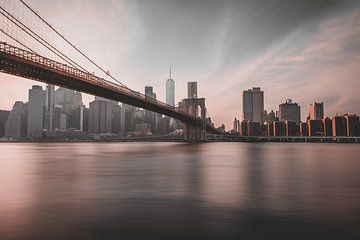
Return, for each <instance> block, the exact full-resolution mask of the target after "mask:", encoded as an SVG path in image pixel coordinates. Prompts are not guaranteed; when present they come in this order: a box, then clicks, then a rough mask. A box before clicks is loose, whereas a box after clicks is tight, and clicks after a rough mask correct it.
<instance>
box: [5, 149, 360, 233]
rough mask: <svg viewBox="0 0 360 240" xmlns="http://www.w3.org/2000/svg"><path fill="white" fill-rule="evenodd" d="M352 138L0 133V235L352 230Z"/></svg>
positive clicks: (355, 215)
mask: <svg viewBox="0 0 360 240" xmlns="http://www.w3.org/2000/svg"><path fill="white" fill-rule="evenodd" d="M359 150H360V148H359V145H339V144H304V143H300V144H281V143H280V144H279V143H267V144H241V143H213V144H186V143H49V144H35V143H34V144H15V143H14V144H0V152H1V155H0V164H1V165H0V166H1V168H0V182H1V188H0V196H1V197H0V223H1V224H0V239H67V238H72V239H89V238H93V239H112V238H116V239H120V238H125V239H138V238H141V239H142V238H157V239H159V238H160V239H162V238H170V239H175V238H178V239H190V238H192V239H199V238H206V239H238V238H239V237H244V238H246V239H249V238H250V239H263V238H265V237H266V238H268V236H269V234H272V235H276V236H277V238H283V239H288V238H292V239H296V238H300V239H301V238H312V239H318V238H319V237H324V236H326V238H327V239H329V238H338V237H340V236H341V237H342V238H343V237H352V236H360V234H359V230H358V228H356V227H355V226H356V225H357V224H358V223H359V222H360V217H359V216H360V203H359V201H358V200H359V199H360V191H359V190H358V189H359V186H360V175H359V174H358V173H359V170H360V164H359V163H358V158H357V154H358V153H359ZM330 233H331V234H330Z"/></svg>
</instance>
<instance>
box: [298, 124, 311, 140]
mask: <svg viewBox="0 0 360 240" xmlns="http://www.w3.org/2000/svg"><path fill="white" fill-rule="evenodd" d="M299 127H300V136H302V137H308V136H309V128H308V124H307V122H300V126H299Z"/></svg>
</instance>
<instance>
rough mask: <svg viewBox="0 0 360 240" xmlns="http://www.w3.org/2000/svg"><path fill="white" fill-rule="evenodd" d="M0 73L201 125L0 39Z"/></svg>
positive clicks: (197, 120) (185, 115) (178, 112)
mask: <svg viewBox="0 0 360 240" xmlns="http://www.w3.org/2000/svg"><path fill="white" fill-rule="evenodd" d="M0 72H3V73H7V74H11V75H15V76H19V77H23V78H27V79H32V80H36V81H40V82H44V83H47V84H52V85H56V86H61V87H65V88H69V89H73V90H76V91H80V92H85V93H88V94H91V95H96V96H99V97H103V98H107V99H111V100H114V101H117V102H122V103H126V104H129V105H132V106H136V107H140V108H143V109H147V110H151V111H153V112H157V113H160V114H164V115H166V116H169V117H172V118H175V119H178V120H180V121H182V122H185V123H188V124H191V125H200V124H201V119H200V118H196V117H195V116H192V115H190V114H188V113H186V112H184V111H181V110H180V109H179V108H177V107H173V106H170V105H168V104H166V103H163V102H161V101H158V100H156V99H154V98H151V97H147V96H145V95H143V94H141V93H139V92H136V91H134V90H131V89H130V88H127V87H125V86H121V85H118V84H115V83H112V82H110V81H107V80H105V79H103V78H100V77H97V76H95V75H93V74H91V73H88V72H85V71H82V70H80V69H78V68H74V67H71V66H68V65H66V64H63V63H60V62H56V61H54V60H51V59H49V58H46V57H43V56H41V55H38V54H36V53H32V52H30V51H27V50H24V49H21V48H18V47H15V46H11V45H9V44H7V43H5V42H0ZM206 130H207V131H208V132H212V133H217V131H216V129H214V128H213V127H212V126H210V125H209V124H207V125H206Z"/></svg>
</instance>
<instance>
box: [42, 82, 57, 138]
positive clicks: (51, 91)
mask: <svg viewBox="0 0 360 240" xmlns="http://www.w3.org/2000/svg"><path fill="white" fill-rule="evenodd" d="M54 108H55V86H53V85H47V86H46V101H45V119H44V128H45V129H46V130H47V131H49V132H52V131H54V110H55V109H54Z"/></svg>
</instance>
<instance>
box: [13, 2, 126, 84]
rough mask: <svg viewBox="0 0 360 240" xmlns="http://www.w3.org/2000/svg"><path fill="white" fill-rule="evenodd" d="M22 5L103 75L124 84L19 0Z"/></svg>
mask: <svg viewBox="0 0 360 240" xmlns="http://www.w3.org/2000/svg"><path fill="white" fill-rule="evenodd" d="M19 1H20V2H21V3H22V4H23V5H24V6H26V7H27V8H28V9H29V10H30V11H31V12H32V13H33V14H35V16H37V17H38V18H39V19H40V20H41V21H42V22H44V23H45V24H46V25H47V26H48V27H49V28H50V29H51V30H53V31H54V32H55V33H56V34H57V35H58V36H60V37H61V38H62V39H63V40H64V41H65V42H66V43H68V44H69V45H70V46H71V47H72V48H73V49H75V50H76V51H77V52H78V53H80V54H81V55H82V56H83V57H84V58H86V59H87V60H88V61H90V62H91V63H92V64H93V65H95V66H96V67H97V68H98V69H100V70H101V71H102V72H103V73H105V75H107V76H109V77H110V78H111V79H113V80H114V81H116V82H117V83H119V84H120V85H121V86H125V85H124V84H122V83H121V82H120V81H119V80H117V79H116V78H115V77H113V76H112V75H111V74H110V73H109V72H108V71H106V70H104V69H103V68H102V67H100V66H99V65H98V64H97V63H96V62H95V61H94V60H92V59H91V58H89V57H88V56H87V55H86V54H85V53H84V52H82V51H81V50H80V49H78V48H77V47H76V46H75V45H74V44H73V43H71V42H70V41H69V40H68V39H67V38H66V37H65V36H64V35H63V34H61V33H60V32H59V31H58V30H56V29H55V28H54V27H53V26H52V25H51V24H50V23H48V22H47V21H46V20H45V19H44V18H43V17H41V16H40V15H39V14H38V13H37V12H36V11H35V10H33V9H32V8H31V7H30V6H29V5H28V4H27V3H25V2H24V1H23V0H19Z"/></svg>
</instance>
